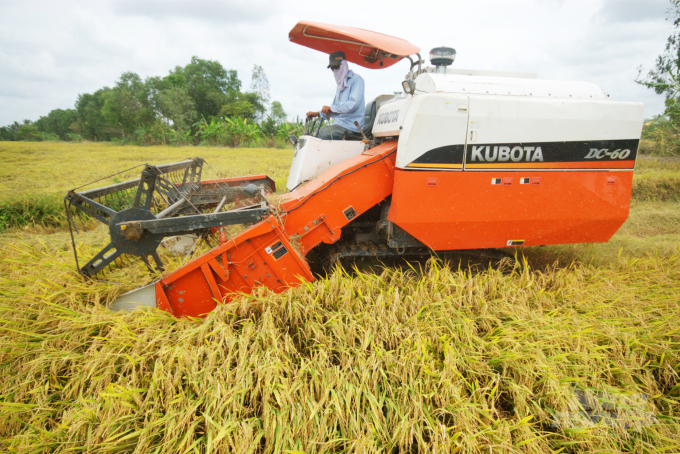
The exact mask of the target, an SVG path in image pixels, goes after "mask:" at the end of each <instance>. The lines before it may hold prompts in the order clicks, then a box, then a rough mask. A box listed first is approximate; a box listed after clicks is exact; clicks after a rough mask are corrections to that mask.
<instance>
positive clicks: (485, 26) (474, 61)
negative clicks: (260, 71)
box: [0, 0, 671, 126]
mask: <svg viewBox="0 0 680 454" xmlns="http://www.w3.org/2000/svg"><path fill="white" fill-rule="evenodd" d="M668 6H669V2H668V1H667V0H665V1H655V0H643V1H631V0H601V1H597V0H588V1H581V0H561V1H560V0H506V1H483V0H476V1H456V0H447V1H441V0H438V1H429V0H410V1H397V0H386V1H366V0H361V1H353V0H349V1H292V0H291V1H285V0H279V1H259V0H248V1H202V0H197V1H163V0H159V1H110V2H105V1H88V2H75V1H47V2H37V1H7V0H0V126H2V125H7V124H10V123H12V122H13V121H15V120H18V121H21V120H23V119H30V120H36V119H38V117H40V116H41V115H46V114H47V113H48V112H49V111H50V110H52V109H57V108H61V109H67V108H72V107H73V106H74V103H75V100H76V97H77V96H78V94H79V93H92V92H94V91H95V90H97V89H99V88H101V87H103V86H112V85H113V84H114V83H115V81H116V79H117V78H118V77H119V76H120V74H121V73H122V72H124V71H134V72H136V73H138V74H139V75H140V76H141V77H142V78H146V77H149V76H164V75H166V74H168V71H169V70H170V69H171V68H174V67H175V66H177V65H181V66H184V65H186V64H187V63H188V62H189V60H190V59H191V57H192V56H193V55H196V56H198V57H200V58H203V59H209V60H217V61H219V62H220V63H222V65H223V66H224V67H225V68H227V69H235V70H237V71H238V74H239V77H240V79H241V80H242V81H243V86H244V87H245V88H248V86H249V85H250V75H251V71H252V68H253V65H254V64H258V65H261V66H262V67H263V68H264V70H265V72H266V74H267V76H268V78H269V82H270V85H271V94H272V100H278V101H280V102H281V103H282V104H283V107H284V109H285V110H286V112H287V113H288V114H289V116H293V117H294V116H295V115H301V116H302V115H303V114H304V113H305V112H307V111H308V110H318V109H319V108H320V107H321V106H322V105H324V104H329V103H330V101H331V100H332V98H333V95H334V93H335V83H334V80H333V76H332V73H331V72H330V70H328V69H326V65H327V62H328V57H327V55H326V54H322V53H320V52H317V51H315V50H312V49H308V48H306V47H302V46H298V45H295V44H293V43H291V42H289V41H288V32H289V31H290V29H292V28H293V26H294V25H295V23H296V22H297V21H298V20H313V21H318V22H326V23H332V24H338V25H347V26H353V27H359V28H365V29H369V30H373V31H377V32H381V33H386V34H389V35H394V36H398V37H400V38H403V39H406V40H408V41H410V42H411V43H413V44H414V45H416V46H418V47H420V48H421V49H422V51H421V55H423V57H426V56H427V55H428V52H429V50H430V49H431V48H432V47H437V46H450V47H454V48H455V49H456V51H457V53H458V54H457V57H456V62H455V63H454V67H458V68H466V69H469V68H474V69H489V70H502V71H521V72H533V73H537V74H538V77H539V78H541V79H562V80H583V81H590V82H595V83H596V84H598V85H600V86H601V87H602V88H603V89H604V90H605V91H606V92H607V93H609V94H610V96H611V99H614V100H621V101H642V102H644V103H645V116H646V117H651V116H653V115H656V114H659V113H661V112H662V111H663V97H662V96H658V95H656V94H655V93H654V92H653V91H651V90H649V89H646V88H644V87H641V86H639V85H637V84H635V82H634V79H635V78H636V76H637V68H638V66H640V65H642V66H643V67H644V68H647V69H649V68H651V67H652V66H653V65H654V60H655V58H656V56H657V55H658V54H659V53H661V52H662V51H663V49H664V46H665V41H666V38H667V37H668V35H669V34H670V32H671V23H670V21H668V20H666V11H667V9H668ZM350 67H351V68H353V69H355V70H356V71H357V72H358V73H359V74H361V75H362V76H363V77H364V79H365V80H366V99H367V100H368V99H370V98H372V97H375V96H377V95H379V94H382V93H391V92H394V91H400V90H401V86H400V82H401V81H402V80H403V77H404V74H405V73H406V72H407V70H408V63H407V62H399V63H398V64H396V65H394V66H392V67H390V68H386V69H383V70H370V69H366V68H361V67H357V66H356V65H352V64H350Z"/></svg>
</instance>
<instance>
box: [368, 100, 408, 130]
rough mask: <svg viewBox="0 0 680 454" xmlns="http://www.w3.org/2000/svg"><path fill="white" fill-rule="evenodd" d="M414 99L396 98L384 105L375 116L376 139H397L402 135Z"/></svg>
mask: <svg viewBox="0 0 680 454" xmlns="http://www.w3.org/2000/svg"><path fill="white" fill-rule="evenodd" d="M411 99H412V97H411V96H410V95H409V96H407V97H399V98H394V99H392V100H390V101H387V102H385V103H383V104H382V105H381V106H380V107H379V108H378V112H377V113H376V115H375V122H374V123H373V132H372V133H373V135H374V136H375V137H396V136H398V135H399V134H400V133H401V126H402V125H403V123H404V118H405V116H406V111H407V109H408V106H409V104H410V103H411Z"/></svg>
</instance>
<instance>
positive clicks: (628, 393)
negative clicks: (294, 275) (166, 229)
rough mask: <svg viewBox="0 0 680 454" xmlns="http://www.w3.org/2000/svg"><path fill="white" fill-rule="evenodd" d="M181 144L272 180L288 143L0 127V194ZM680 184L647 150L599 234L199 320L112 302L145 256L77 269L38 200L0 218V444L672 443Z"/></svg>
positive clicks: (368, 278)
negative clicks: (90, 276)
mask: <svg viewBox="0 0 680 454" xmlns="http://www.w3.org/2000/svg"><path fill="white" fill-rule="evenodd" d="M188 156H201V157H203V158H205V159H206V160H207V161H208V162H209V163H210V164H211V165H212V166H213V167H214V168H215V170H216V171H217V172H218V173H221V174H224V175H238V174H248V173H250V174H255V173H269V174H270V175H271V176H273V177H274V178H275V180H276V181H277V183H279V184H281V186H283V183H284V182H285V179H286V173H287V168H288V166H289V163H290V159H291V152H290V151H289V150H257V149H235V150H232V149H221V148H198V147H191V148H174V147H127V146H126V147H116V146H110V145H107V144H45V143H42V144H41V143H16V144H15V143H12V144H7V143H2V142H0V202H5V203H9V202H12V201H14V200H15V199H14V198H13V197H15V196H16V195H17V194H16V192H17V191H18V192H19V193H20V194H19V195H20V196H21V197H25V198H24V199H23V200H24V202H25V201H26V200H30V199H31V198H40V197H55V198H56V197H57V196H58V195H63V193H64V192H65V190H66V189H69V188H71V187H75V186H77V185H79V184H81V183H85V182H88V181H91V180H94V179H97V178H99V177H102V176H104V175H106V174H109V173H113V172H115V171H118V170H121V169H123V168H126V167H132V166H133V165H135V164H138V163H140V162H146V161H148V162H152V163H159V162H169V161H174V160H180V159H182V158H185V157H188ZM78 157H79V158H78ZM75 158H78V159H80V161H78V163H77V165H75V166H73V165H69V161H70V162H71V163H72V162H73V161H72V160H73V159H75ZM41 176H42V177H46V178H44V179H42V180H40V181H41V182H40V183H39V184H36V183H35V182H32V181H31V180H35V179H38V178H39V177H41ZM121 179H123V178H121ZM679 181H680V165H678V164H677V163H675V162H673V161H669V162H657V161H652V160H642V161H640V162H639V165H638V170H636V176H635V190H634V191H635V192H634V199H635V200H634V201H633V204H632V207H631V216H630V219H629V221H628V222H626V224H625V225H624V226H623V227H622V228H621V230H620V231H619V232H618V233H617V234H616V235H615V236H614V238H612V240H611V241H610V242H609V243H606V244H589V245H563V246H551V247H542V248H538V247H537V248H523V249H519V250H518V253H519V255H518V257H517V259H516V260H515V261H512V260H508V261H507V262H505V263H501V264H498V265H495V266H492V267H489V266H486V265H484V266H477V267H475V266H471V267H467V266H466V265H465V264H463V265H460V264H459V262H456V261H455V260H453V258H455V256H454V257H453V258H452V257H447V258H448V259H449V262H448V263H444V262H442V261H438V260H432V261H430V262H429V263H427V264H423V266H422V268H420V267H419V265H417V264H412V265H411V266H412V267H413V268H410V267H409V266H408V265H404V266H395V267H390V268H386V269H383V270H378V271H354V272H347V271H336V272H335V273H334V274H333V275H331V276H330V277H328V278H327V279H323V280H318V281H316V282H313V283H310V284H308V285H305V286H301V287H299V288H296V289H291V290H289V291H287V292H285V293H282V294H280V295H274V294H271V293H267V292H262V293H260V294H257V295H253V296H244V297H243V298H241V299H239V300H237V301H235V302H232V303H230V304H226V305H222V306H219V307H218V309H217V310H215V311H214V312H212V313H211V314H209V316H208V317H207V318H206V319H205V320H203V321H191V320H176V319H174V318H172V317H170V316H168V315H166V314H165V313H163V312H160V311H155V310H154V311H138V312H134V313H113V312H110V311H108V310H107V309H106V303H107V302H108V301H110V300H111V299H112V298H114V297H115V296H116V295H118V294H120V293H121V292H123V291H125V290H126V289H129V288H133V287H135V286H136V285H139V284H141V283H143V282H144V281H145V280H147V279H148V276H146V275H145V274H144V272H143V270H142V268H141V267H139V268H134V267H133V268H131V269H127V270H121V271H118V272H116V273H113V274H112V275H110V278H111V280H112V281H118V282H121V284H112V283H104V282H95V283H93V282H84V281H83V280H81V279H80V278H79V277H78V275H77V273H76V272H75V269H74V263H73V255H72V252H71V250H70V239H69V237H68V233H67V232H66V231H65V230H64V229H63V227H59V225H58V224H55V225H52V226H50V227H45V226H43V225H42V224H41V222H40V219H41V218H40V217H39V216H36V217H34V219H35V222H33V223H31V224H26V225H24V226H22V227H18V228H14V227H12V228H9V229H8V230H7V229H6V231H5V232H4V233H0V255H1V256H2V260H1V261H0V377H1V380H0V452H12V453H14V452H16V453H42V452H45V453H47V452H50V453H51V452H58V453H66V452H83V453H85V452H88V453H371V452H380V453H390V454H392V453H453V452H459V453H467V452H473V453H515V452H518V453H519V452H530V453H548V452H553V453H554V452H562V453H577V452H579V453H580V452H583V453H591V452H602V453H604V452H607V453H618V452H635V453H652V452H658V453H671V452H680V380H679V378H678V374H679V373H680V344H679V343H680V203H678V197H677V196H678V191H677V188H678V187H680V186H675V185H676V184H678V182H679ZM98 235H100V236H101V235H102V234H101V233H94V234H91V235H90V236H88V237H85V238H83V248H84V250H85V251H84V252H85V253H87V251H88V250H89V249H88V248H92V250H94V248H95V247H96V245H97V244H98V242H100V241H101V238H99V237H98ZM170 260H173V259H170ZM174 260H175V261H174V262H173V265H174V266H177V265H178V264H179V259H174Z"/></svg>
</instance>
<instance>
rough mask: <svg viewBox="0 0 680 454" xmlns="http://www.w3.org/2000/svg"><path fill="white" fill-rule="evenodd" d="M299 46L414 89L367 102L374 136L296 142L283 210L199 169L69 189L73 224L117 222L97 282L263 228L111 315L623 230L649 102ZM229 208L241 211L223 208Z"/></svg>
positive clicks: (311, 28) (340, 46)
mask: <svg viewBox="0 0 680 454" xmlns="http://www.w3.org/2000/svg"><path fill="white" fill-rule="evenodd" d="M289 38H290V41H292V42H293V43H296V44H300V45H303V46H306V47H311V48H313V49H316V50H319V51H321V52H325V53H332V52H334V51H337V50H342V51H343V52H344V53H345V55H346V57H347V60H348V61H350V62H352V63H354V64H357V65H359V66H363V67H366V68H371V69H381V68H387V67H389V66H392V65H394V64H396V63H397V62H399V61H401V60H402V59H407V60H410V71H409V73H408V74H407V75H406V80H405V81H404V82H403V89H404V93H403V94H396V95H383V96H379V97H378V98H376V99H375V100H374V101H372V102H370V103H369V105H368V106H367V109H366V112H367V115H366V122H365V126H364V130H363V132H364V137H363V140H355V141H353V140H340V141H324V140H320V139H318V138H317V137H315V136H314V135H315V134H314V133H315V131H316V132H317V133H318V130H319V128H320V126H321V125H320V124H315V123H310V124H308V125H307V126H308V127H307V132H306V134H305V135H302V136H301V137H299V138H292V139H291V140H292V141H293V142H294V143H295V157H294V158H293V163H292V166H291V170H290V177H289V179H288V183H287V186H288V189H289V191H290V192H288V193H286V194H284V195H283V196H282V200H281V201H280V202H279V205H278V206H277V207H276V209H275V210H273V208H272V207H270V206H268V205H267V203H266V198H265V196H266V192H267V191H273V190H274V189H275V188H274V183H273V181H271V179H269V178H267V177H266V176H264V175H260V176H254V177H243V178H231V179H213V180H207V181H205V180H202V179H201V171H202V169H203V164H204V162H203V161H202V160H201V159H194V160H189V161H185V162H182V163H174V164H166V165H165V166H157V167H156V166H150V165H147V166H145V169H144V171H143V173H142V177H141V178H140V179H139V180H132V181H130V182H125V183H119V184H117V185H112V186H108V187H106V188H100V189H96V190H90V191H84V192H76V191H71V192H69V194H68V195H67V198H66V202H67V206H68V212H69V215H70V218H71V219H72V220H73V219H74V218H75V217H76V215H77V213H76V212H77V211H78V210H82V211H84V212H85V213H86V214H88V215H89V216H93V217H95V218H97V219H98V220H100V221H101V222H103V223H104V224H106V225H108V227H109V232H110V236H111V243H110V244H109V245H108V246H107V247H106V248H105V249H104V250H102V252H100V254H98V255H97V256H96V257H94V258H93V259H92V260H90V261H89V262H88V263H87V264H86V265H84V266H83V267H79V270H80V272H81V273H82V274H83V275H86V276H88V277H89V276H93V275H94V274H96V273H97V272H99V271H100V270H101V269H102V268H104V266H105V265H108V264H110V263H113V261H115V260H116V259H117V258H118V257H119V256H120V255H122V254H126V255H137V256H139V257H141V258H142V259H143V260H144V261H145V263H147V265H149V261H148V259H147V257H153V258H155V259H157V260H156V264H157V268H160V267H161V266H162V265H161V263H160V260H159V259H158V256H157V254H156V248H157V247H158V246H159V244H160V243H161V241H163V239H164V238H165V237H167V236H169V235H180V234H182V235H185V234H192V233H193V234H195V235H197V236H201V235H206V234H209V233H210V232H211V231H212V232H214V231H215V230H216V229H219V227H221V226H224V225H227V224H234V223H254V224H253V225H252V226H251V227H249V228H248V229H247V230H245V231H243V232H242V233H240V234H238V235H236V236H234V237H233V238H225V237H224V235H222V236H221V238H220V242H219V245H217V246H216V247H214V248H213V249H212V250H210V251H209V252H207V253H205V254H204V255H202V256H200V257H198V258H195V259H194V260H192V261H190V262H188V263H187V264H186V265H184V266H182V267H181V268H179V269H177V270H175V271H173V272H171V273H169V274H166V275H164V276H163V277H161V278H160V279H159V280H157V281H156V282H155V283H154V284H152V285H149V286H147V287H144V288H142V289H139V290H135V291H133V292H130V293H127V294H125V295H121V296H120V297H119V298H118V299H117V300H116V301H115V302H114V304H113V306H112V307H113V308H114V309H132V308H135V307H137V306H139V305H145V306H153V307H157V308H160V309H163V310H166V311H168V312H170V313H172V314H174V315H176V316H178V317H187V316H191V317H200V316H203V315H205V314H207V313H208V312H210V311H211V310H213V309H214V308H215V306H216V305H217V304H218V303H219V302H224V301H228V300H229V299H230V298H232V297H234V296H235V295H238V294H239V293H243V292H245V293H250V292H252V290H253V289H254V288H256V287H258V286H265V287H268V288H269V289H271V290H273V291H274V292H282V291H284V290H286V289H287V288H289V287H291V286H295V285H298V284H299V283H301V282H303V281H312V280H314V274H313V273H312V270H311V268H310V262H311V263H325V264H328V263H332V262H334V261H335V260H337V259H338V258H342V257H349V256H365V255H375V256H378V257H386V256H390V255H400V254H409V253H413V252H419V251H423V250H428V251H450V250H467V249H494V248H504V247H516V246H533V245H548V244H563V243H586V242H605V241H608V240H609V239H610V238H611V236H612V235H613V234H614V233H615V232H616V231H617V230H618V228H619V227H620V226H621V225H622V224H623V223H624V221H625V220H626V219H627V217H628V210H629V204H630V196H631V186H632V180H633V169H634V167H635V159H636V156H637V149H638V144H639V139H640V134H641V131H642V124H643V105H642V104H641V103H631V102H614V101H611V100H609V99H608V96H607V94H606V93H605V92H604V91H603V90H602V89H601V88H600V87H598V86H597V85H595V84H592V83H588V82H564V81H548V80H539V79H537V78H536V76H535V75H532V74H518V73H503V72H488V71H477V70H460V69H453V68H451V67H450V65H451V63H452V62H453V60H454V57H455V51H454V50H453V49H450V48H445V47H443V48H436V49H433V50H432V51H431V53H430V60H431V63H432V64H433V65H434V66H432V67H423V66H422V64H423V62H422V60H421V58H420V55H419V53H418V52H419V51H420V49H419V48H417V47H415V46H413V45H412V44H410V43H408V42H407V41H404V40H402V39H398V38H394V37H391V36H386V35H383V34H380V33H375V32H370V31H366V30H361V29H356V28H351V27H341V26H335V25H327V24H321V23H314V22H305V21H302V22H299V23H298V24H297V25H296V26H295V27H294V28H293V29H292V30H291V32H290V35H289ZM173 175H174V177H173ZM125 191H127V192H128V193H130V194H131V195H130V197H128V198H125V197H121V196H120V195H121V194H122V193H124V192H125ZM121 200H127V202H126V203H127V204H126V203H122V202H121ZM232 202H233V203H235V204H236V205H235V206H236V207H237V208H234V209H232V210H228V211H222V209H223V206H225V204H226V203H232ZM116 203H118V205H116V206H115V207H113V205H115V204H116ZM248 203H250V205H248ZM74 223H75V222H74ZM213 238H214V236H213ZM112 257H113V259H112ZM149 266H150V265H149Z"/></svg>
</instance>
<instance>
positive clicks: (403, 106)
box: [374, 74, 644, 170]
mask: <svg viewBox="0 0 680 454" xmlns="http://www.w3.org/2000/svg"><path fill="white" fill-rule="evenodd" d="M416 90H417V91H416V94H415V95H414V96H410V97H408V98H406V99H402V100H399V101H395V102H392V103H390V104H386V105H384V106H382V107H381V109H380V110H379V112H378V113H379V115H383V118H387V119H388V120H391V119H392V118H393V117H395V118H396V121H395V122H394V123H388V125H389V126H386V125H377V124H376V125H374V131H376V129H377V131H378V133H377V134H375V135H376V136H380V135H381V133H382V131H383V130H386V129H394V128H395V127H396V128H401V129H400V131H399V133H400V134H399V147H398V151H397V162H396V165H397V167H398V168H407V167H408V168H414V167H416V168H421V169H427V168H438V169H440V170H462V169H464V168H465V169H467V164H469V163H468V162H467V161H465V162H464V159H462V158H463V155H462V153H463V152H464V150H467V149H468V148H471V146H474V145H476V144H478V145H485V146H486V145H489V144H501V145H504V144H506V145H507V144H515V145H520V144H525V145H531V144H538V146H541V144H542V143H546V144H551V145H550V147H551V149H553V150H554V149H555V146H557V145H556V144H558V143H565V145H562V146H559V147H558V148H559V149H565V147H568V146H570V145H567V144H566V143H574V144H575V143H583V144H584V143H586V142H589V143H590V142H592V143H593V145H592V146H598V145H599V142H602V141H621V140H633V139H635V140H639V138H640V134H641V130H642V123H643V120H644V106H643V104H642V103H630V102H614V101H610V100H609V99H608V97H607V95H606V94H605V93H604V91H603V90H602V89H601V88H600V87H598V86H597V85H595V84H591V83H588V82H561V81H545V80H536V79H520V78H514V79H513V78H507V77H506V78H501V77H490V76H466V75H456V74H421V75H420V76H418V78H417V80H416ZM396 110H398V111H399V113H398V115H394V114H392V113H391V112H393V111H396ZM376 123H377V120H376ZM382 135H387V134H384V133H383V134H382ZM394 135H396V134H394ZM574 146H576V145H574ZM584 146H585V145H584ZM612 146H616V145H612ZM601 148H606V147H605V146H604V145H601ZM579 150H580V148H579ZM491 152H492V153H493V150H492V151H491ZM580 152H581V151H579V152H578V153H580ZM428 153H429V154H428ZM632 153H633V154H632V155H631V156H635V154H636V153H635V152H634V151H633V152H632ZM454 154H455V155H456V157H455V158H453V157H452V156H453V155H454ZM435 156H436V159H435ZM446 156H451V157H452V158H451V159H452V161H451V162H450V163H448V164H446V159H448V158H446ZM470 156H472V155H470ZM525 156H526V155H525ZM515 157H516V158H517V155H515ZM553 157H554V156H553ZM547 158H548V157H547V156H546V159H547ZM442 159H444V161H442ZM532 159H533V158H532ZM537 159H538V157H537ZM433 160H434V162H438V163H439V164H438V165H434V164H430V163H429V162H433ZM478 169H479V167H478Z"/></svg>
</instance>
